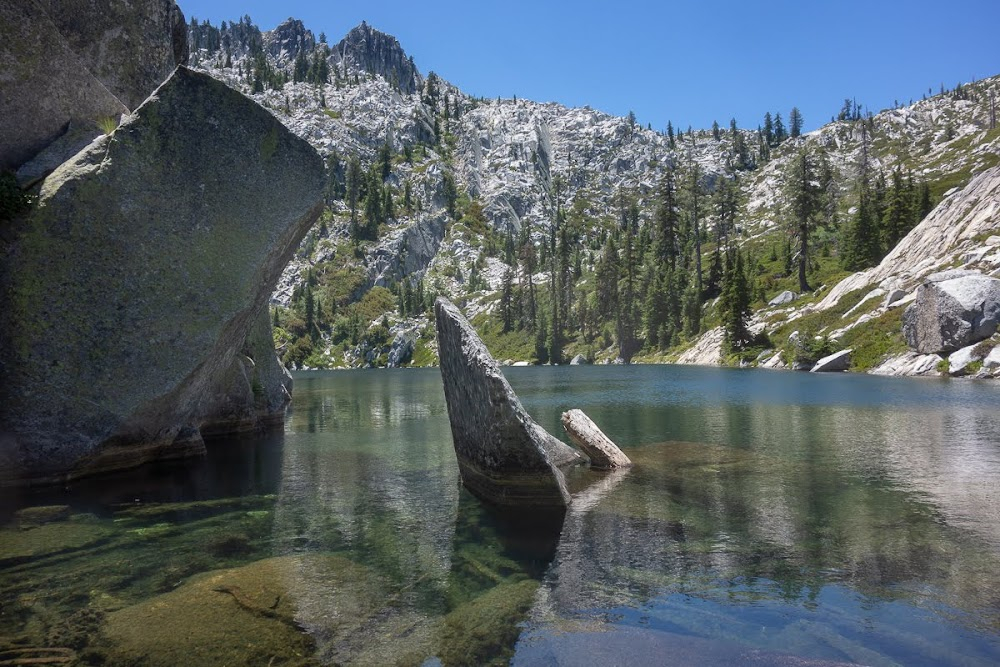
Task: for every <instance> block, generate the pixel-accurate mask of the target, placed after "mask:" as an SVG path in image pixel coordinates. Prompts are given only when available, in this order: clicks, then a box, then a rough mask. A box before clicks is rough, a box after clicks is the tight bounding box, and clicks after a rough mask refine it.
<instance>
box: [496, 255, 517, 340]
mask: <svg viewBox="0 0 1000 667" xmlns="http://www.w3.org/2000/svg"><path fill="white" fill-rule="evenodd" d="M514 272H515V267H512V266H508V267H507V268H506V269H505V270H504V272H503V286H502V288H501V290H500V321H501V322H502V323H503V333H507V332H508V331H512V330H513V329H514Z"/></svg>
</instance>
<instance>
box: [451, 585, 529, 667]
mask: <svg viewBox="0 0 1000 667" xmlns="http://www.w3.org/2000/svg"><path fill="white" fill-rule="evenodd" d="M537 590H538V582H537V581H534V580H532V579H526V580H523V581H520V582H517V583H507V582H503V583H501V584H500V585H498V586H496V587H494V588H492V589H490V590H489V591H487V592H486V593H484V594H483V595H481V596H480V597H478V598H476V599H475V600H473V601H472V602H468V603H466V604H464V605H462V606H460V607H458V608H457V609H455V611H453V612H451V613H450V614H448V615H447V616H445V618H444V623H443V624H442V628H441V635H440V639H439V641H438V655H437V657H438V658H439V659H440V660H441V663H442V664H443V665H446V666H449V667H450V666H451V665H506V664H509V662H510V659H511V657H512V656H513V655H514V645H515V642H516V641H517V638H518V636H520V634H521V624H522V623H524V620H525V617H526V616H527V615H528V611H529V610H530V609H531V605H532V602H533V601H534V598H535V592H536V591H537Z"/></svg>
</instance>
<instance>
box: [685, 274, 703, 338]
mask: <svg viewBox="0 0 1000 667" xmlns="http://www.w3.org/2000/svg"><path fill="white" fill-rule="evenodd" d="M681 308H682V310H683V317H684V334H685V335H686V336H687V337H688V338H694V337H695V336H697V335H698V334H699V333H700V332H701V288H700V287H699V286H698V282H697V281H695V278H694V276H688V281H687V286H686V287H685V288H684V295H683V297H682V302H681Z"/></svg>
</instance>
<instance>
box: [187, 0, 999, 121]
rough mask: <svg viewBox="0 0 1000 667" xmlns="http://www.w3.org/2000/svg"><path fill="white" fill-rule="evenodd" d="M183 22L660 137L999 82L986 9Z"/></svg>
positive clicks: (440, 8) (514, 5)
mask: <svg viewBox="0 0 1000 667" xmlns="http://www.w3.org/2000/svg"><path fill="white" fill-rule="evenodd" d="M178 4H179V5H180V7H181V9H182V10H183V11H184V14H185V16H186V17H187V18H188V20H190V18H191V16H192V15H193V16H195V17H197V18H198V19H199V20H201V19H206V18H207V19H208V20H210V21H211V22H212V23H213V24H215V25H218V24H219V22H220V21H222V20H232V19H236V18H239V17H240V16H243V15H244V14H249V15H250V17H251V18H252V19H253V20H254V22H255V23H256V24H257V25H259V26H260V28H261V29H262V30H268V29H270V28H273V27H274V26H275V25H277V24H278V23H280V22H281V21H283V20H284V19H286V18H288V17H289V16H294V17H295V18H299V19H302V21H303V22H305V24H306V27H307V28H309V29H311V30H313V32H315V33H316V35H317V36H318V35H319V33H320V32H321V31H324V32H326V34H327V39H328V41H329V42H330V43H331V44H335V43H336V42H337V41H339V39H340V38H341V37H342V36H343V34H344V33H346V32H347V31H348V30H350V29H351V28H352V27H353V26H355V25H357V24H358V23H360V22H361V21H362V20H366V21H368V23H369V24H371V25H372V26H374V27H375V28H378V29H379V30H382V31H383V32H387V33H390V34H392V35H394V36H395V37H397V38H398V39H399V41H400V43H401V44H402V46H403V48H404V49H405V50H406V51H407V53H408V54H409V55H411V56H413V59H414V61H415V62H416V64H417V67H418V68H419V69H420V71H421V72H423V73H424V74H427V72H429V71H435V72H437V73H438V74H439V75H441V76H443V77H444V78H446V79H448V80H449V81H451V82H452V83H454V84H456V85H458V86H459V87H460V88H462V89H463V90H464V91H465V92H467V93H469V94H472V95H481V96H484V97H496V96H498V95H500V96H503V97H511V96H513V95H517V96H518V97H523V98H528V99H533V100H537V101H542V102H547V101H556V102H561V103H563V104H566V105H570V106H583V105H589V106H591V107H594V108H596V109H601V110H603V111H607V112H609V113H613V114H617V115H625V114H627V113H628V112H629V110H634V111H635V113H636V116H637V117H638V119H639V121H640V122H641V123H642V124H643V125H645V124H647V123H651V124H652V126H653V127H654V129H663V128H664V127H666V124H667V121H668V120H671V121H672V122H673V124H674V126H675V127H681V128H685V129H686V128H687V127H688V126H689V125H691V126H693V127H695V128H707V127H709V126H710V125H711V123H712V121H713V120H718V122H719V124H720V125H726V124H728V122H729V119H730V118H731V117H735V118H736V120H737V122H738V123H739V125H740V127H756V126H757V125H758V124H760V122H761V119H762V118H763V115H764V112H765V111H771V112H772V114H773V113H774V112H780V113H781V114H782V116H783V117H784V118H785V119H786V120H787V117H788V111H789V110H790V109H791V108H792V107H793V106H798V107H799V109H800V110H801V111H802V114H803V116H804V117H805V125H806V129H814V128H816V127H818V126H820V125H822V124H823V123H825V122H827V121H829V119H830V116H831V115H833V114H835V113H836V112H837V111H838V110H839V108H840V106H841V104H842V103H843V100H844V98H845V97H854V98H856V99H857V100H858V101H859V102H861V103H862V104H865V105H867V106H868V107H869V108H871V109H872V110H873V111H878V110H880V109H883V108H885V107H889V106H892V105H893V103H894V101H895V100H899V102H900V103H906V102H908V101H909V100H910V99H911V98H912V99H914V100H917V99H919V98H920V96H921V95H922V94H923V93H926V92H927V91H928V88H932V89H933V90H934V92H935V93H936V92H937V90H938V88H939V86H940V84H942V83H943V84H944V85H945V86H946V87H953V86H954V85H955V84H956V83H957V82H959V81H962V82H966V81H970V80H972V79H973V78H982V77H986V76H992V75H994V74H1000V37H998V33H997V27H998V26H1000V0H950V1H949V2H937V1H935V2H930V1H926V0H913V1H910V2H898V1H886V0H867V1H865V2H858V1H856V0H841V1H839V2H829V1H825V2H824V1H818V2H817V1H815V0H814V1H810V0H799V1H798V2H785V1H784V0H771V1H769V2H738V1H734V0H720V1H717V2H715V3H714V4H708V3H695V2H680V3H678V2H669V1H667V2H663V1H661V2H591V1H589V0H577V1H576V2H544V0H534V1H533V2H526V1H524V0H508V1H506V2H502V3H499V2H476V1H475V0H472V1H470V0H464V1H452V0H447V1H440V2H438V1H434V0H427V1H425V2H415V1H414V0H407V1H405V2H402V1H397V0H382V1H380V2H353V3H343V2H338V1H336V0H327V1H326V2H307V1H306V0H286V1H285V2H280V3H276V2H273V1H272V2H264V1H263V0H178Z"/></svg>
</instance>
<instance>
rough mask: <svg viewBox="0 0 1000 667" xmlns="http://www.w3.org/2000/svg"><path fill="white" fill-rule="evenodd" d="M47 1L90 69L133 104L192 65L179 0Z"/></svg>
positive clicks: (65, 35)
mask: <svg viewBox="0 0 1000 667" xmlns="http://www.w3.org/2000/svg"><path fill="white" fill-rule="evenodd" d="M43 4H44V5H45V9H46V11H47V12H48V14H49V16H50V17H52V21H53V22H54V23H55V25H56V27H57V28H58V30H59V32H60V33H61V34H62V35H63V37H64V38H65V39H66V42H67V44H69V47H70V48H71V49H72V50H73V51H74V52H75V53H77V54H78V55H79V56H80V58H81V60H82V61H83V62H84V64H85V65H86V66H87V69H88V70H90V71H91V72H92V73H93V74H94V76H96V77H97V78H98V79H100V81H101V82H102V83H103V84H104V85H105V87H107V89H108V90H110V91H111V93H112V94H113V95H115V96H116V97H117V98H118V99H120V100H121V101H122V103H123V104H124V105H125V106H127V107H128V108H129V109H135V108H136V107H138V106H139V105H140V104H142V102H143V101H144V100H145V99H146V98H147V97H148V96H149V94H150V93H151V92H153V90H154V89H156V87H157V86H159V85H160V83H162V82H163V81H164V80H165V79H166V78H167V77H168V76H169V75H170V72H172V71H173V69H174V67H176V66H177V65H185V64H187V59H188V44H187V26H186V24H185V21H184V14H183V13H182V12H181V10H180V8H179V7H178V6H177V5H176V4H175V3H174V0H138V1H136V0H133V1H132V2H129V3H123V2H119V1H118V0H47V1H46V2H44V3H43ZM82 16H84V17H86V20H80V18H81V17H82Z"/></svg>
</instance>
